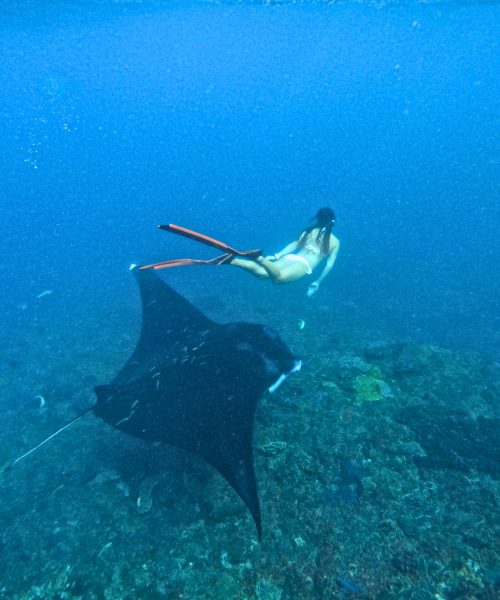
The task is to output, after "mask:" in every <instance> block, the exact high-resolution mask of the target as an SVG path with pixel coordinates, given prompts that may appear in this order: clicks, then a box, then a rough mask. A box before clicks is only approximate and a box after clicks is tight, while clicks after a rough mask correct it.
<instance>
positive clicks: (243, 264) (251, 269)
mask: <svg viewBox="0 0 500 600" xmlns="http://www.w3.org/2000/svg"><path fill="white" fill-rule="evenodd" d="M229 264H230V265H232V266H235V267H239V268H240V269H243V270H244V271H247V273H251V274H252V275H255V276H256V277H258V278H259V279H269V274H268V273H267V271H266V270H265V268H264V267H261V266H260V265H259V264H257V262H255V261H253V260H245V259H243V258H238V257H234V258H233V260H232V261H231V262H230V263H229Z"/></svg>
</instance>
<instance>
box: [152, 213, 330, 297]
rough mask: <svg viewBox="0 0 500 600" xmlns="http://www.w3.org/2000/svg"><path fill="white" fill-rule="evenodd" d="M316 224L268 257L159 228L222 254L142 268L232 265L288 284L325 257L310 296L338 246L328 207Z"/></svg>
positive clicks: (180, 230)
mask: <svg viewBox="0 0 500 600" xmlns="http://www.w3.org/2000/svg"><path fill="white" fill-rule="evenodd" d="M315 220H316V222H315V223H314V224H313V225H310V226H309V227H306V228H305V229H304V230H303V231H302V232H301V233H300V235H299V237H298V238H297V240H295V241H293V242H291V243H290V244H288V245H287V246H285V248H283V250H281V251H280V252H277V253H276V254H274V255H271V256H266V257H264V256H262V252H261V250H249V251H246V252H240V251H238V250H235V249H234V248H232V247H231V246H228V245H227V244H224V243H223V242H220V241H219V240H215V239H214V238H210V237H208V236H206V235H203V234H201V233H198V232H196V231H192V230H190V229H186V228H184V227H180V226H179V225H173V224H170V225H159V228H160V229H163V230H165V231H170V232H172V233H176V234H178V235H182V236H184V237H188V238H190V239H192V240H196V241H198V242H201V243H202V244H206V245H207V246H212V247H214V248H218V249H219V250H222V251H223V252H224V254H222V255H221V256H217V257H215V258H213V259H209V260H198V259H192V258H180V259H174V260H166V261H163V262H159V263H154V264H151V265H145V266H143V267H141V269H166V268H169V267H178V266H185V265H202V264H203V265H232V266H235V267H238V268H240V269H243V270H244V271H247V272H248V273H251V274H252V275H255V276H256V277H259V278H260V279H271V281H273V282H274V283H291V282H292V281H297V280H298V279H302V277H304V276H306V275H311V274H312V272H313V270H314V269H315V268H316V267H317V266H318V265H319V263H320V262H321V261H322V260H323V259H324V258H326V264H325V267H324V269H323V271H322V272H321V274H320V276H319V277H318V278H317V279H316V281H313V283H311V284H310V285H309V288H308V290H307V295H308V296H309V297H311V296H313V295H314V294H315V293H316V292H317V291H318V289H319V286H320V284H321V282H322V281H323V280H324V279H325V277H326V276H327V275H328V273H329V272H330V271H331V269H332V267H333V265H334V263H335V260H336V258H337V254H338V251H339V247H340V242H339V240H338V239H337V238H336V237H335V236H334V235H333V234H332V228H333V225H334V223H335V213H334V212H333V210H332V209H331V208H328V207H323V208H320V209H319V211H318V212H317V214H316V217H315Z"/></svg>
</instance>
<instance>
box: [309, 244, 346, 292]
mask: <svg viewBox="0 0 500 600" xmlns="http://www.w3.org/2000/svg"><path fill="white" fill-rule="evenodd" d="M339 248H340V242H339V241H338V239H337V238H335V241H334V243H332V245H331V247H330V252H328V258H327V259H326V265H325V268H324V269H323V271H322V272H321V275H320V276H319V277H318V279H316V281H313V283H311V285H310V286H309V289H308V290H307V295H308V296H309V297H311V296H313V295H314V294H315V293H316V292H317V291H318V288H319V286H320V284H321V282H322V281H323V279H324V278H325V277H326V276H327V275H328V273H329V272H330V271H331V270H332V267H333V265H334V264H335V261H336V260H337V254H338V253H339Z"/></svg>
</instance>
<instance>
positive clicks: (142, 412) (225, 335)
mask: <svg viewBox="0 0 500 600" xmlns="http://www.w3.org/2000/svg"><path fill="white" fill-rule="evenodd" d="M132 272H133V274H134V276H135V278H136V280H137V283H138V285H139V289H140V293H141V300H142V329H141V333H140V337H139V340H138V342H137V346H136V348H135V350H134V351H133V353H132V356H131V357H130V358H129V360H128V361H127V362H126V364H125V365H124V366H123V368H122V369H121V370H120V371H119V372H118V374H117V375H116V377H115V378H114V379H113V381H112V382H111V383H109V384H108V385H101V386H98V387H96V388H95V392H96V395H97V404H96V405H95V406H94V408H93V411H94V413H95V414H96V415H97V416H98V417H100V418H101V419H103V420H104V421H105V422H106V423H108V424H109V425H111V426H112V427H114V428H115V429H119V430H120V431H123V432H125V433H127V434H129V435H132V436H134V437H138V438H142V439H144V440H149V441H155V442H165V443H167V444H169V445H172V446H176V447H178V448H182V449H184V450H187V451H189V452H192V453H194V454H197V455H199V456H201V457H203V458H204V459H205V460H206V461H207V462H208V463H209V464H210V465H212V467H213V468H214V469H216V470H217V471H218V472H219V473H220V474H221V475H222V476H223V477H224V478H225V479H226V481H227V482H228V483H229V484H230V485H231V486H232V487H233V489H234V490H235V491H236V493H237V494H238V495H239V496H240V498H241V499H242V500H243V502H244V503H245V504H246V506H247V507H248V509H249V510H250V513H251V514H252V517H253V519H254V521H255V524H256V526H257V532H258V536H259V539H261V536H262V525H261V513H260V505H259V498H258V493H257V485H256V479H255V472H254V461H253V447H252V437H253V427H254V415H255V410H256V407H257V403H258V401H259V399H260V398H261V397H262V396H263V394H264V393H266V391H270V392H273V391H274V390H275V389H276V388H277V387H278V386H279V385H280V384H281V383H282V381H283V380H284V379H285V378H286V377H287V376H288V375H289V374H291V373H293V372H295V371H297V370H298V369H300V365H301V363H300V361H299V360H298V359H297V357H296V356H295V355H294V353H293V352H292V350H291V349H290V348H289V347H288V346H287V345H286V344H285V342H284V341H283V340H282V339H281V338H280V337H279V335H278V334H277V333H276V332H274V331H273V330H272V329H270V328H268V327H265V326H263V325H258V324H252V323H227V324H218V323H215V322H214V321H212V320H210V319H209V318H208V317H206V316H205V315H204V314H202V313H201V312H200V311H199V310H198V309H197V308H196V307H195V306H193V305H192V304H191V303H190V302H188V301H187V300H186V299H185V298H184V297H183V296H181V295H180V294H179V293H178V292H176V291H175V290H174V289H172V288H171V287H170V286H169V285H167V284H166V283H165V282H164V281H163V280H162V279H160V277H159V276H158V275H156V274H155V273H154V272H153V271H151V270H149V271H148V270H140V269H139V268H137V267H135V268H132Z"/></svg>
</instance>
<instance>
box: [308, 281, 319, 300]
mask: <svg viewBox="0 0 500 600" xmlns="http://www.w3.org/2000/svg"><path fill="white" fill-rule="evenodd" d="M318 289H319V283H318V282H317V281H313V283H311V285H310V286H309V288H308V289H307V297H308V298H310V297H311V296H314V294H315V293H316V292H317V291H318Z"/></svg>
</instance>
